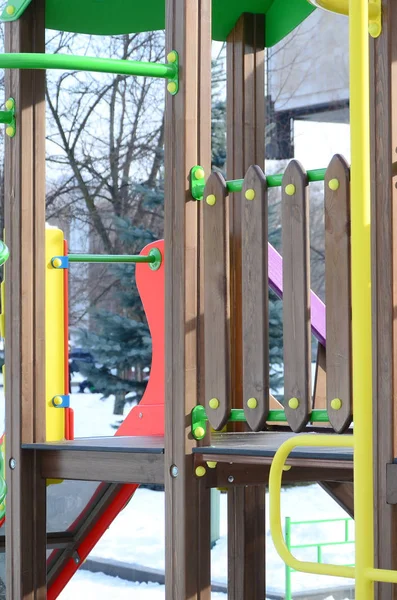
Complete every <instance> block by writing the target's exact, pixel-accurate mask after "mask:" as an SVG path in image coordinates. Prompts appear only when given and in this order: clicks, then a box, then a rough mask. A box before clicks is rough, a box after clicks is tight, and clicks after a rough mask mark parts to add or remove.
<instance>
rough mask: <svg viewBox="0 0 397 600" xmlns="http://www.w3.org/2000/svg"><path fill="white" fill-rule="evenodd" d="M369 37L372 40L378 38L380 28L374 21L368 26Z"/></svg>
mask: <svg viewBox="0 0 397 600" xmlns="http://www.w3.org/2000/svg"><path fill="white" fill-rule="evenodd" d="M368 31H369V35H370V36H371V37H373V38H377V37H379V36H380V33H381V31H382V28H381V26H380V23H375V22H374V21H373V22H372V23H370V24H369V25H368Z"/></svg>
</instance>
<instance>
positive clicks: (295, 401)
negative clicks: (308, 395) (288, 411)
mask: <svg viewBox="0 0 397 600" xmlns="http://www.w3.org/2000/svg"><path fill="white" fill-rule="evenodd" d="M288 406H289V407H290V408H292V409H293V410H296V409H297V408H298V406H299V400H298V398H291V399H290V400H288Z"/></svg>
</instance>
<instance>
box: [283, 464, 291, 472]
mask: <svg viewBox="0 0 397 600" xmlns="http://www.w3.org/2000/svg"><path fill="white" fill-rule="evenodd" d="M291 468H292V467H291V465H284V466H283V471H290V470H291Z"/></svg>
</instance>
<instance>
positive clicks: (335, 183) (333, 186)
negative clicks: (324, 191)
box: [328, 179, 339, 192]
mask: <svg viewBox="0 0 397 600" xmlns="http://www.w3.org/2000/svg"><path fill="white" fill-rule="evenodd" d="M328 187H329V189H330V190H332V191H333V192H336V190H338V189H339V179H330V180H329V182H328Z"/></svg>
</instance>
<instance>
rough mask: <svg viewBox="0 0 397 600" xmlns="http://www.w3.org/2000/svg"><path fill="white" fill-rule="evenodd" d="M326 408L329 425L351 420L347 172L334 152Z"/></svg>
mask: <svg viewBox="0 0 397 600" xmlns="http://www.w3.org/2000/svg"><path fill="white" fill-rule="evenodd" d="M324 190H325V297H326V306H327V313H326V315H327V316H326V319H327V321H326V328H327V329H326V330H327V354H326V371H327V410H328V414H329V420H330V423H331V425H332V427H333V428H334V429H335V431H337V432H338V433H341V432H342V431H344V430H345V429H346V428H347V427H348V426H349V425H350V423H351V420H352V413H353V407H352V361H351V343H352V338H351V336H352V332H351V283H350V173H349V167H348V165H347V163H346V161H345V159H344V158H343V157H342V156H340V155H338V154H337V155H335V156H334V157H333V159H332V160H331V162H330V164H329V167H328V169H327V172H326V176H325V181H324Z"/></svg>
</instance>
